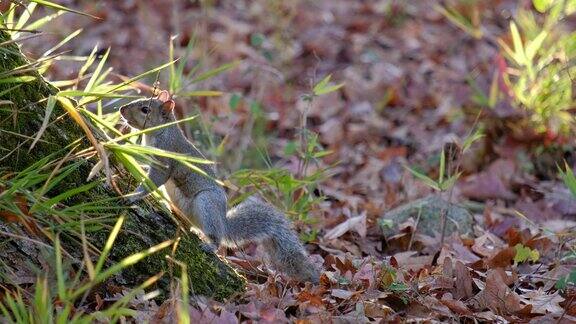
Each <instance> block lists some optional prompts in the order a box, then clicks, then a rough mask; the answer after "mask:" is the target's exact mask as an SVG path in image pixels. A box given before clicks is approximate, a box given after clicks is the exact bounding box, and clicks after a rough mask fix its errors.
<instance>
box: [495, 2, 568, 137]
mask: <svg viewBox="0 0 576 324" xmlns="http://www.w3.org/2000/svg"><path fill="white" fill-rule="evenodd" d="M534 6H535V7H536V9H538V10H539V11H541V12H542V15H543V17H541V19H536V17H535V16H534V14H533V13H532V12H528V11H522V10H521V11H520V12H519V13H518V15H517V17H516V19H515V21H516V22H511V23H510V36H511V38H512V43H513V44H512V45H513V47H510V46H509V45H508V44H507V43H506V42H505V41H504V40H499V44H500V46H501V48H502V49H503V53H504V55H505V56H506V58H507V59H508V62H509V63H510V64H511V65H512V67H513V69H514V70H512V71H511V72H506V73H504V74H503V78H504V82H505V84H506V86H507V87H509V89H510V93H511V94H512V96H513V101H514V102H515V103H516V104H517V105H518V106H519V107H523V108H525V109H526V111H527V112H528V113H529V115H530V123H531V124H532V125H533V127H534V129H535V131H536V132H539V133H543V132H551V133H552V134H567V133H572V132H573V131H574V117H573V116H572V114H571V113H570V111H569V110H570V109H571V108H572V107H574V104H575V102H576V101H575V99H574V95H573V93H572V91H573V88H572V84H573V80H572V76H573V75H574V74H575V73H576V64H574V63H575V62H576V32H573V31H572V32H566V31H565V27H564V26H563V17H565V16H567V15H570V14H572V13H573V12H574V11H575V10H576V1H573V0H567V1H534ZM540 21H541V22H540Z"/></svg>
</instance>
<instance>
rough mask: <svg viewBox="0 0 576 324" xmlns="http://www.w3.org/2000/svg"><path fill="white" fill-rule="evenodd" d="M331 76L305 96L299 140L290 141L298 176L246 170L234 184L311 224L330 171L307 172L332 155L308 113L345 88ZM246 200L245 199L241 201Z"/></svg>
mask: <svg viewBox="0 0 576 324" xmlns="http://www.w3.org/2000/svg"><path fill="white" fill-rule="evenodd" d="M331 77H332V76H331V75H328V76H326V77H324V78H323V79H322V80H321V81H320V82H318V83H317V84H315V85H314V86H313V87H311V88H312V89H311V90H310V93H308V94H305V95H304V100H306V101H307V102H308V107H307V109H306V111H304V113H303V114H302V118H301V129H300V133H299V138H298V140H297V141H296V140H295V141H290V142H289V143H288V144H287V145H286V147H285V149H284V154H285V155H286V156H294V157H296V158H297V159H298V161H299V164H298V172H297V174H292V173H290V172H288V171H287V170H284V169H278V168H272V167H270V168H269V169H266V170H254V169H244V170H240V171H238V172H235V173H234V175H233V177H232V178H233V180H234V181H235V182H237V183H238V185H240V186H251V187H252V188H254V189H255V190H256V191H258V192H259V193H260V194H261V195H263V196H264V197H267V198H268V199H269V200H272V201H276V202H281V203H282V206H283V209H284V210H285V211H286V213H287V214H288V215H290V216H292V218H297V219H299V220H302V221H305V222H311V221H312V219H311V218H310V217H309V215H308V214H309V212H310V210H311V209H312V207H313V206H314V205H316V204H318V203H319V202H321V201H322V200H323V197H322V195H317V194H315V192H316V189H317V187H318V184H319V183H320V182H321V181H322V180H323V179H325V178H326V176H327V172H328V170H329V167H328V168H317V169H316V170H315V171H314V172H312V173H311V174H308V172H307V170H308V167H309V163H311V162H314V161H317V160H318V159H321V158H322V157H324V156H327V155H329V154H331V153H332V152H331V151H329V150H325V149H324V148H323V147H322V145H321V144H320V143H319V138H318V134H316V133H314V132H311V131H310V130H308V129H307V125H306V120H307V110H308V109H309V108H310V105H311V104H312V101H313V100H314V98H315V97H317V96H321V95H325V94H328V93H331V92H335V91H338V90H339V89H341V88H342V87H343V86H344V84H343V83H339V84H332V83H331V82H330V81H331ZM240 198H243V197H240ZM315 234H316V233H315V231H313V232H312V233H308V234H305V235H304V236H303V237H302V239H304V240H306V241H309V240H313V239H315Z"/></svg>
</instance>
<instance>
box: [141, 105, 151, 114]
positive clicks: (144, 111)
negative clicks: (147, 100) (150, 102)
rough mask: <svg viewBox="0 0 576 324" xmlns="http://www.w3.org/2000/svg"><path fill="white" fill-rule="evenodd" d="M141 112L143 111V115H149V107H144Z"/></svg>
mask: <svg viewBox="0 0 576 324" xmlns="http://www.w3.org/2000/svg"><path fill="white" fill-rule="evenodd" d="M140 110H141V111H142V113H144V114H147V113H148V111H149V109H148V107H146V106H144V107H142V108H140Z"/></svg>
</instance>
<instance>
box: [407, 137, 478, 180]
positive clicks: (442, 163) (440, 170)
mask: <svg viewBox="0 0 576 324" xmlns="http://www.w3.org/2000/svg"><path fill="white" fill-rule="evenodd" d="M469 145H470V144H468V146H469ZM404 167H405V168H406V169H407V170H408V171H410V173H412V174H413V175H414V176H415V177H416V178H417V179H419V180H420V181H422V182H423V183H424V184H425V185H427V186H428V187H430V188H432V189H434V190H437V191H446V190H448V189H449V188H451V187H452V186H454V184H455V183H456V180H458V178H459V177H460V175H461V173H460V172H458V173H455V174H452V175H450V176H448V177H445V174H446V154H445V152H444V149H442V152H441V153H440V164H439V166H438V178H437V179H436V180H434V179H432V178H430V177H428V176H427V175H425V174H424V173H422V172H420V171H417V170H416V169H414V168H411V167H409V166H407V165H405V166H404Z"/></svg>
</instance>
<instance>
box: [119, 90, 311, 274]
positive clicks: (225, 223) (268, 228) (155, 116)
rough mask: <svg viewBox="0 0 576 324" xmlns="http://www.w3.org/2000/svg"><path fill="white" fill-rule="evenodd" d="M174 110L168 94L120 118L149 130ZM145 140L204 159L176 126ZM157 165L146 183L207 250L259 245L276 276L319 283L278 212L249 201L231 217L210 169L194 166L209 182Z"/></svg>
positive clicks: (173, 165) (168, 162)
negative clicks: (160, 192) (162, 194)
mask: <svg viewBox="0 0 576 324" xmlns="http://www.w3.org/2000/svg"><path fill="white" fill-rule="evenodd" d="M173 107H174V102H173V101H172V100H170V99H169V98H168V95H167V93H161V94H160V95H159V96H158V98H153V99H140V100H136V101H133V102H131V103H129V104H127V105H124V106H122V107H121V108H120V112H121V114H122V117H123V118H124V119H125V120H126V121H127V122H128V124H129V125H130V126H132V127H133V128H136V129H145V128H149V127H154V126H159V125H162V124H166V123H169V122H173V121H174V120H175V117H174V114H173V112H172V110H173ZM145 138H146V145H149V146H153V147H156V148H159V149H162V150H165V151H170V152H175V153H181V154H187V155H190V156H193V157H198V158H202V159H204V156H203V155H202V153H201V152H200V151H199V150H198V149H197V148H196V147H195V146H194V145H193V144H192V143H191V142H189V141H188V140H187V139H186V137H185V136H184V134H183V133H182V131H181V130H180V129H179V128H178V127H177V126H176V125H172V126H168V127H165V128H162V129H159V130H157V131H153V132H150V133H146V134H145ZM158 160H159V161H160V162H161V163H162V164H164V165H165V168H160V167H159V166H156V165H152V166H150V171H149V174H148V178H149V179H150V180H151V181H152V182H153V183H154V184H155V185H156V187H160V186H162V185H164V186H165V188H166V191H167V193H168V196H169V197H170V200H171V201H172V203H173V204H174V205H175V207H176V208H178V209H179V210H180V211H181V212H182V214H184V215H186V216H187V217H189V218H190V219H191V220H192V222H193V223H194V224H195V225H196V226H197V227H198V229H200V230H201V231H202V233H203V234H204V236H205V237H206V238H207V240H209V241H210V242H209V243H207V244H206V245H205V248H207V249H211V250H215V249H216V248H217V247H218V246H219V245H220V244H221V243H223V244H225V245H227V246H236V245H240V244H243V243H245V242H258V243H261V244H262V246H263V248H264V250H265V251H266V252H267V254H268V258H269V261H270V263H271V265H272V267H274V268H275V269H276V270H278V271H280V272H283V273H285V274H287V275H288V276H290V277H292V278H294V279H298V280H301V281H312V282H318V280H319V269H318V268H317V267H315V266H314V264H312V263H311V262H310V261H309V260H308V254H307V253H306V251H305V249H304V247H303V246H302V244H301V243H300V241H299V239H298V237H297V236H296V233H295V232H294V231H293V230H292V229H291V228H290V223H289V221H288V220H287V219H286V218H285V217H284V215H283V214H282V213H281V212H280V211H278V210H277V209H276V208H274V207H273V206H271V205H270V204H268V203H266V202H264V201H262V200H260V199H257V198H255V197H250V198H248V199H246V200H245V201H244V202H242V203H241V204H239V205H238V206H236V207H234V208H232V209H231V210H229V211H228V212H227V211H226V210H227V200H226V193H225V191H224V189H223V188H222V187H221V186H220V185H219V184H218V183H217V182H216V181H214V180H213V179H214V177H215V172H214V169H213V167H212V165H210V164H196V166H197V167H199V168H200V169H202V170H203V171H204V172H206V174H208V175H209V177H206V176H204V175H201V174H199V173H198V172H195V171H192V170H191V169H190V168H188V167H187V166H185V165H183V164H181V163H179V162H178V161H175V160H173V159H170V158H165V157H158ZM148 193H149V192H148V189H147V188H146V186H145V185H144V184H142V185H140V186H139V187H138V188H137V189H136V192H135V193H134V195H133V196H132V197H131V200H132V201H135V200H138V199H141V198H143V197H145V196H146V195H148Z"/></svg>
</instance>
